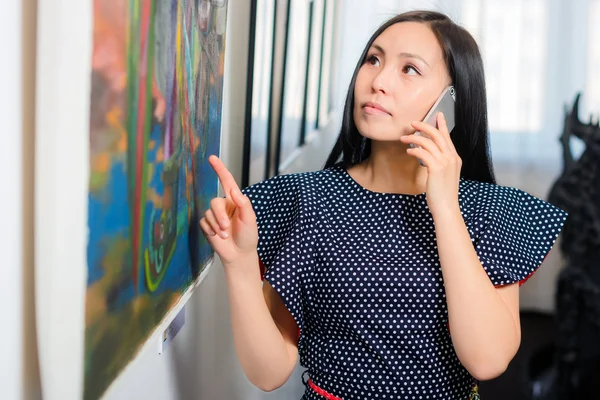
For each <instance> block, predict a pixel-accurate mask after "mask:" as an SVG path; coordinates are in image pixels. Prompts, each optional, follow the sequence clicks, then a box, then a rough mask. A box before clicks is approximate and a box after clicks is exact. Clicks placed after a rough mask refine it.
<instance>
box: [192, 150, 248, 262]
mask: <svg viewBox="0 0 600 400" xmlns="http://www.w3.org/2000/svg"><path fill="white" fill-rule="evenodd" d="M208 162H209V163H210V165H211V167H212V168H213V169H214V170H215V172H216V173H217V177H218V178H219V181H220V182H221V185H223V189H224V191H225V198H221V197H215V198H214V199H212V200H211V202H210V208H209V209H208V210H206V212H205V214H204V218H202V219H201V220H200V228H201V229H202V232H204V235H205V236H206V239H207V240H208V243H209V244H210V245H211V247H212V248H213V250H214V251H215V252H216V253H217V254H218V255H219V257H220V258H221V261H222V262H223V265H225V266H227V265H232V264H235V263H237V262H238V261H242V260H243V259H247V258H248V256H253V255H255V254H256V248H257V246H258V228H257V226H256V214H255V213H254V209H253V208H252V204H251V203H250V199H248V197H247V196H244V195H243V194H242V192H241V191H240V188H239V187H238V185H237V184H236V183H235V179H234V178H233V176H232V175H231V173H230V172H229V171H228V170H227V168H226V167H225V165H224V164H223V162H222V161H221V160H220V159H219V158H218V157H217V156H210V157H209V158H208Z"/></svg>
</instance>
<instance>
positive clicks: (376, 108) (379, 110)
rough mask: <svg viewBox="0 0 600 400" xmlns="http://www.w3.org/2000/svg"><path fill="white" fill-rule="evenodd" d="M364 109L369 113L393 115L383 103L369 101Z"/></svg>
mask: <svg viewBox="0 0 600 400" xmlns="http://www.w3.org/2000/svg"><path fill="white" fill-rule="evenodd" d="M363 110H365V112H366V113H367V114H379V115H391V114H390V113H389V111H388V110H386V109H385V107H383V106H382V105H381V104H379V103H375V102H372V101H369V102H368V103H365V104H364V105H363Z"/></svg>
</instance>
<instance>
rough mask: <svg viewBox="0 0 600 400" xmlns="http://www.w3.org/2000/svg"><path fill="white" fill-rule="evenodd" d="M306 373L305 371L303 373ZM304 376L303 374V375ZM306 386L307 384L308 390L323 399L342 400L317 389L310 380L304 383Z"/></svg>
mask: <svg viewBox="0 0 600 400" xmlns="http://www.w3.org/2000/svg"><path fill="white" fill-rule="evenodd" d="M305 372H306V371H305ZM303 375H304V374H303ZM306 384H308V386H310V388H311V389H312V390H313V391H314V392H315V393H317V394H320V395H321V396H323V397H325V398H326V399H327V400H342V399H341V398H340V397H337V396H334V395H332V394H331V393H328V392H326V391H325V390H323V389H321V388H320V387H318V386H317V385H316V384H315V383H314V382H313V381H312V379H310V378H308V381H307V382H306Z"/></svg>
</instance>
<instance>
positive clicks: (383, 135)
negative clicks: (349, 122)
mask: <svg viewBox="0 0 600 400" xmlns="http://www.w3.org/2000/svg"><path fill="white" fill-rule="evenodd" d="M356 128H357V129H358V132H359V133H360V134H361V136H363V137H365V138H367V139H371V140H374V141H377V142H398V141H400V138H401V137H402V136H405V135H409V134H410V133H411V132H404V131H399V130H398V128H396V127H390V126H389V125H387V124H386V125H383V124H381V125H380V124H373V123H369V124H366V123H364V122H362V123H361V124H356Z"/></svg>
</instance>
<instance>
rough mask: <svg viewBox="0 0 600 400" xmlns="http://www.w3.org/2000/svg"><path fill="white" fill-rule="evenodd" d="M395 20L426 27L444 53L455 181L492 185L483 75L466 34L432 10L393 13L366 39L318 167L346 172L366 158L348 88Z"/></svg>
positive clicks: (474, 45) (365, 144)
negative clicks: (457, 169)
mask: <svg viewBox="0 0 600 400" xmlns="http://www.w3.org/2000/svg"><path fill="white" fill-rule="evenodd" d="M400 22H420V23H426V24H428V25H429V27H430V28H431V30H432V31H433V33H434V34H435V35H436V37H437V39H438V41H439V42H440V45H441V47H442V51H443V52H444V60H445V62H446V65H447V66H448V72H449V74H450V78H451V79H452V84H453V85H454V89H455V90H456V103H455V114H456V115H455V121H456V123H455V127H454V130H453V131H452V135H451V138H452V142H453V143H454V147H455V148H456V151H457V153H458V155H459V156H460V158H461V159H462V169H461V173H460V175H461V177H463V178H466V179H472V180H476V181H480V182H489V183H495V178H494V171H493V167H492V160H491V154H490V149H489V133H488V121H487V100H486V91H485V76H484V71H483V60H482V58H481V54H480V52H479V48H478V46H477V43H476V42H475V40H474V39H473V37H472V36H471V34H470V33H469V32H467V31H466V30H465V29H464V28H462V27H460V26H459V25H457V24H455V23H454V22H453V21H452V20H451V19H450V18H448V17H447V16H446V15H444V14H442V13H439V12H435V11H410V12H407V13H403V14H400V15H397V16H395V17H393V18H391V19H390V20H388V21H387V22H385V23H384V24H383V25H381V26H380V27H379V29H377V31H375V33H374V34H373V36H371V38H370V39H369V42H368V43H367V46H366V47H365V49H364V51H363V53H362V55H361V56H360V60H359V61H358V64H357V65H356V68H355V69H354V74H353V76H352V80H351V82H350V88H349V89H348V94H347V95H346V102H345V104H344V113H343V115H342V128H341V131H340V134H339V136H338V139H337V141H336V143H335V145H334V147H333V150H332V151H331V154H330V155H329V157H328V159H327V162H326V163H325V167H324V168H329V167H332V166H334V165H336V164H338V163H341V164H342V165H343V166H344V167H345V168H348V167H350V166H353V165H356V164H358V163H360V162H362V161H363V160H365V159H367V158H368V157H369V155H370V154H371V139H368V138H365V137H364V136H362V135H361V134H360V132H358V129H357V128H356V124H355V123H354V85H355V84H356V76H357V74H358V71H359V69H360V68H361V66H362V65H363V63H364V62H365V59H366V57H367V53H368V51H369V49H370V47H371V45H372V44H373V42H374V41H375V39H377V37H378V36H379V35H380V34H381V33H382V32H383V31H385V30H386V29H387V28H388V27H390V26H392V25H394V24H397V23H400ZM340 157H341V159H340Z"/></svg>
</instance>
